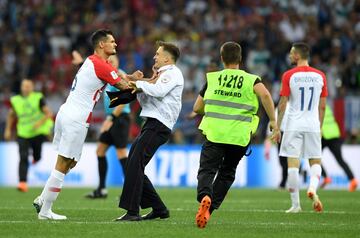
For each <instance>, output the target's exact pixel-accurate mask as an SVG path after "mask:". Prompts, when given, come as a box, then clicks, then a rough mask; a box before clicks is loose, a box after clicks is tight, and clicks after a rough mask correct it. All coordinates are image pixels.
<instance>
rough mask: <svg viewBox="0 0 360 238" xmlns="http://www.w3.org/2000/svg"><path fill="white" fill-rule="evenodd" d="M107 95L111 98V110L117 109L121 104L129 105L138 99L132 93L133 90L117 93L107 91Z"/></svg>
mask: <svg viewBox="0 0 360 238" xmlns="http://www.w3.org/2000/svg"><path fill="white" fill-rule="evenodd" d="M106 94H107V95H108V96H109V98H110V105H109V107H110V108H112V107H116V106H118V105H120V104H127V103H129V102H132V101H134V100H135V99H136V93H131V90H124V91H116V92H110V91H106Z"/></svg>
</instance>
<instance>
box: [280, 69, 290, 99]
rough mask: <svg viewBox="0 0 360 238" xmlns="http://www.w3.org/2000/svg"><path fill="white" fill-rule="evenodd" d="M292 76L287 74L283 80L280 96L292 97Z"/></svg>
mask: <svg viewBox="0 0 360 238" xmlns="http://www.w3.org/2000/svg"><path fill="white" fill-rule="evenodd" d="M290 76H291V74H290V73H289V72H285V73H284V74H283V76H282V78H281V90H280V96H286V97H288V96H290Z"/></svg>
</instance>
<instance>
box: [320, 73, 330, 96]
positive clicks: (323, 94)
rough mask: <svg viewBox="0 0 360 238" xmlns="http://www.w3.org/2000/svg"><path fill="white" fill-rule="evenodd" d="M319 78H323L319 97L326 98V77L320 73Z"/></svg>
mask: <svg viewBox="0 0 360 238" xmlns="http://www.w3.org/2000/svg"><path fill="white" fill-rule="evenodd" d="M321 76H322V78H323V82H324V85H323V88H322V91H321V94H320V97H326V96H327V95H328V90H327V83H326V76H325V74H324V73H322V74H321Z"/></svg>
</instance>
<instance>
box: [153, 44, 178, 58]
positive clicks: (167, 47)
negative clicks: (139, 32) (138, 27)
mask: <svg viewBox="0 0 360 238" xmlns="http://www.w3.org/2000/svg"><path fill="white" fill-rule="evenodd" d="M156 45H157V46H158V47H162V48H163V50H164V51H166V52H168V53H169V54H170V55H171V56H172V58H173V60H174V62H176V61H177V60H178V58H179V57H180V49H179V47H177V46H176V45H174V44H172V43H169V42H165V41H157V42H156Z"/></svg>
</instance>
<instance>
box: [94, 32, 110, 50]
mask: <svg viewBox="0 0 360 238" xmlns="http://www.w3.org/2000/svg"><path fill="white" fill-rule="evenodd" d="M108 35H113V33H112V31H110V30H108V29H100V30H97V31H95V32H94V33H93V34H92V35H91V44H92V46H93V48H94V49H95V48H96V47H97V45H98V44H99V42H100V41H102V40H105V39H106V38H107V36H108Z"/></svg>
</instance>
